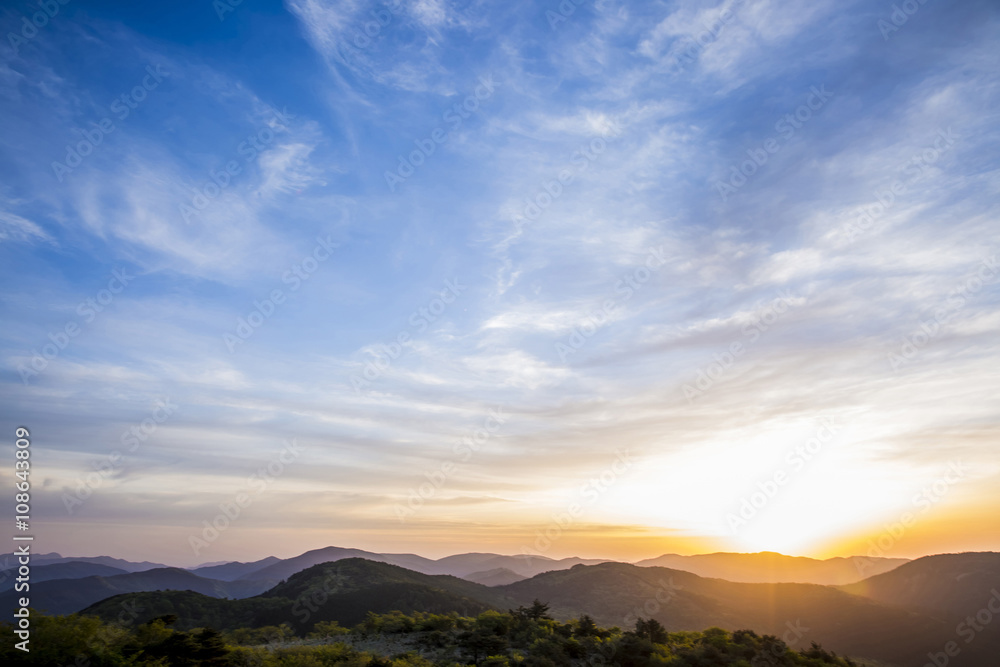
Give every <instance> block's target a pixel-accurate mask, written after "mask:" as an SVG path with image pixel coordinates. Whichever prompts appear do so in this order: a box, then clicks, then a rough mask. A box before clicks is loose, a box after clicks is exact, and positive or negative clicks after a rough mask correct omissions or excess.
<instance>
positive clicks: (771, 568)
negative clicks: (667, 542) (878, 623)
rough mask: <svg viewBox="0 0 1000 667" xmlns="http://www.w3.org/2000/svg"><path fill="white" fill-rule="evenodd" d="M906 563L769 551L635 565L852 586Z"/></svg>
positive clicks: (758, 580)
mask: <svg viewBox="0 0 1000 667" xmlns="http://www.w3.org/2000/svg"><path fill="white" fill-rule="evenodd" d="M909 562H910V561H909V560H908V559H906V558H867V557H862V556H850V557H848V558H829V559H827V560H817V559H815V558H805V557H802V556H786V555H784V554H779V553H775V552H772V551H761V552H760V553H752V554H737V553H725V552H722V553H714V554H701V555H697V556H680V555H678V554H664V555H662V556H659V557H657V558H649V559H646V560H642V561H639V562H637V563H636V565H638V566H640V567H650V566H657V567H669V568H672V569H675V570H684V571H685V572H692V573H694V574H697V575H700V576H702V577H714V578H716V579H725V580H726V581H734V582H738V583H748V584H769V583H772V584H780V583H798V584H823V585H825V586H838V585H845V584H852V583H855V582H858V581H861V580H862V579H865V578H867V577H871V576H874V575H876V574H882V573H883V572H889V571H890V570H893V569H895V568H897V567H899V566H900V565H903V564H904V563H909Z"/></svg>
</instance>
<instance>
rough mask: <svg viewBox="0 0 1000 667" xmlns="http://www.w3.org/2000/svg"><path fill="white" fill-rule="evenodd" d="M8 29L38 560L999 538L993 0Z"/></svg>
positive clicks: (23, 413)
mask: <svg viewBox="0 0 1000 667" xmlns="http://www.w3.org/2000/svg"><path fill="white" fill-rule="evenodd" d="M46 12H47V13H46ZM0 27H2V31H0V32H2V34H3V36H4V38H3V40H2V42H0V109H2V117H3V121H4V122H3V123H2V124H0V286H2V287H0V313H2V318H3V326H2V329H0V357H2V360H3V364H2V373H0V422H2V424H3V427H4V433H5V434H6V435H5V438H7V440H8V442H9V446H7V447H6V451H8V456H7V457H5V459H6V460H7V464H4V465H3V466H0V483H2V484H3V485H4V487H5V488H11V487H12V486H13V484H14V483H15V482H16V481H19V480H17V479H15V476H14V475H15V459H14V456H13V452H14V449H15V448H14V439H15V436H14V431H15V428H16V427H18V426H23V427H26V428H27V429H28V430H29V431H30V440H31V445H30V452H31V453H30V484H31V500H30V503H31V507H30V522H31V525H30V530H31V531H32V533H31V534H32V535H34V536H35V542H34V549H35V551H38V552H51V551H57V552H60V553H63V554H64V555H80V556H90V555H97V554H106V555H112V556H118V557H122V558H129V559H133V560H152V561H157V562H167V563H170V564H179V565H185V566H187V565H195V564H199V563H204V562H215V561H224V560H241V561H248V560H255V559H258V558H262V557H265V556H268V555H277V556H281V557H288V556H292V555H296V554H298V553H301V552H303V551H306V550H308V549H313V548H318V547H323V546H328V545H337V546H344V547H356V548H361V549H366V550H369V551H377V552H394V553H398V552H412V553H418V554H421V555H425V556H429V557H441V556H444V555H448V554H454V553H462V552H470V551H490V552H496V553H508V554H531V555H543V556H547V557H553V558H560V557H565V556H571V555H577V556H585V557H600V558H616V559H624V560H637V559H640V558H648V557H653V556H656V555H660V554H663V553H683V554H693V553H705V552H712V551H761V550H768V551H779V552H782V553H789V554H793V555H804V556H813V557H831V556H838V555H844V556H846V555H852V554H859V555H864V554H867V555H870V556H893V557H908V558H913V557H919V556H922V555H925V554H931V553H941V552H953V551H966V550H970V551H971V550H979V551H984V550H998V549H1000V541H998V540H1000V538H998V537H997V536H998V535H1000V446H998V445H1000V391H998V382H1000V374H998V371H997V369H998V368H1000V337H998V335H997V334H998V332H1000V289H998V283H1000V280H998V270H1000V269H998V265H997V261H998V260H997V254H998V245H1000V243H998V240H1000V234H998V232H1000V224H998V222H1000V221H998V214H1000V171H998V167H1000V131H998V130H1000V123H998V114H1000V74H998V73H1000V67H998V65H1000V49H998V46H997V45H998V44H1000V7H998V6H997V5H996V3H994V2H991V1H989V0H967V1H964V2H954V1H948V0H932V1H929V2H924V3H920V2H917V1H916V0H909V1H908V2H903V3H901V4H900V3H897V4H895V5H894V4H893V3H891V2H888V1H864V2H850V1H848V2H843V1H839V2H834V1H832V0H817V1H815V2H810V3H808V4H806V3H801V2H793V1H792V0H785V1H782V0H743V1H734V0H724V1H723V2H721V3H719V2H716V1H714V0H709V1H706V2H701V1H690V2H689V1H677V2H670V1H667V2H619V1H614V0H608V1H604V0H596V1H592V0H563V2H561V3H560V2H556V1H555V0H550V1H545V2H537V3H535V2H524V1H514V2H482V1H462V2H455V1H451V0H417V1H414V2H392V1H390V2H385V3H381V2H375V3H372V2H367V1H363V0H357V1H350V0H345V1H343V2H321V1H319V0H287V1H286V2H284V3H281V2H273V1H268V0H243V2H232V0H216V1H215V2H212V1H209V0H198V1H196V2H175V3H124V2H88V1H87V0H68V1H67V2H65V3H63V2H62V0H58V1H57V0H50V1H49V2H48V4H46V2H42V3H41V5H39V4H38V3H36V2H27V1H20V0H18V1H14V2H5V3H3V7H2V9H0ZM11 511H12V512H13V511H14V510H13V508H11Z"/></svg>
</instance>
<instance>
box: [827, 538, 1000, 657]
mask: <svg viewBox="0 0 1000 667" xmlns="http://www.w3.org/2000/svg"><path fill="white" fill-rule="evenodd" d="M840 588H841V590H844V591H846V592H848V593H852V594H854V595H861V596H864V597H867V598H870V599H872V600H877V601H878V602H881V603H884V604H892V605H898V606H901V607H911V608H914V609H920V610H928V611H936V612H944V613H946V614H951V615H954V616H956V617H958V618H963V619H964V618H966V617H967V616H975V615H976V614H977V613H978V612H979V611H980V610H982V609H988V608H989V605H990V604H991V601H992V600H993V599H996V602H995V603H993V604H994V607H995V608H996V609H1000V553H993V552H979V553H962V554H941V555H938V556H925V557H924V558H918V559H917V560H914V561H910V562H909V563H906V564H905V565H902V566H900V567H898V568H896V569H894V570H892V571H891V572H886V573H884V574H880V575H877V576H874V577H871V578H869V579H866V580H864V581H861V582H858V583H856V584H851V585H849V586H841V587H840ZM990 611H993V610H990ZM997 622H998V623H1000V614H998V615H997ZM995 632H996V634H997V635H1000V628H997V629H995ZM998 664H1000V660H998Z"/></svg>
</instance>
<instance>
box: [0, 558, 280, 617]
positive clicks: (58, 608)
mask: <svg viewBox="0 0 1000 667" xmlns="http://www.w3.org/2000/svg"><path fill="white" fill-rule="evenodd" d="M269 587H270V584H269V583H268V582H263V583H262V582H256V581H251V582H225V581H218V580H215V579H206V578H204V577H199V576H198V575H196V574H194V573H192V572H188V571H187V570H182V569H180V568H176V567H166V568H156V569H153V570H143V571H142V572H127V573H125V574H116V575H113V576H109V577H105V576H86V577H82V578H79V579H53V580H48V581H32V582H31V589H30V600H31V603H32V607H34V608H35V609H38V610H39V611H45V612H47V613H50V614H72V613H75V612H78V611H80V610H81V609H84V608H85V607H88V606H90V605H92V604H94V603H95V602H99V601H100V600H103V599H105V598H108V597H110V596H112V595H117V594H120V593H134V592H140V591H162V590H181V591H184V590H190V591H195V592H197V593H201V594H203V595H208V596H212V597H217V598H228V597H232V598H245V597H250V596H252V595H257V594H259V593H262V592H264V591H265V590H266V589H267V588H269ZM21 595H23V593H18V592H16V591H15V590H13V589H8V590H6V591H3V592H2V593H0V606H4V607H5V608H9V609H13V608H15V607H16V600H17V598H18V597H19V596H21Z"/></svg>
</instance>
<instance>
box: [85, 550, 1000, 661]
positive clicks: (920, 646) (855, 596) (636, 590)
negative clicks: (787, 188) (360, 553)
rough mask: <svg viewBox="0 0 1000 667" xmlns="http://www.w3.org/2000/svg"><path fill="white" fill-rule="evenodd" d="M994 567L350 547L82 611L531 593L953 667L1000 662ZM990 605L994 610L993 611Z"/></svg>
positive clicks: (273, 609) (940, 560)
mask: <svg viewBox="0 0 1000 667" xmlns="http://www.w3.org/2000/svg"><path fill="white" fill-rule="evenodd" d="M267 567H271V566H267ZM997 577H1000V555H998V554H992V553H988V554H955V555H944V556H929V557H926V558H922V559H918V560H916V561H912V562H909V563H905V564H904V565H901V566H900V567H898V568H896V569H895V570H893V571H891V572H887V573H883V574H880V575H877V576H875V577H871V578H869V579H866V580H865V581H864V582H861V584H854V585H849V586H827V585H819V584H799V583H741V582H731V581H725V580H722V579H716V578H707V577H702V576H699V575H696V574H693V573H690V572H685V571H682V570H676V569H670V568H664V567H658V566H638V565H632V564H627V563H616V562H604V563H598V564H592V565H586V564H577V565H575V566H573V567H571V568H569V569H563V570H555V571H550V572H546V573H542V574H539V575H536V576H534V577H531V578H529V579H525V580H522V581H518V582H514V583H510V584H506V585H500V586H492V587H490V586H484V585H482V584H477V583H474V582H471V581H467V580H464V579H461V578H458V577H455V576H451V575H432V574H424V573H420V572H416V571H414V570H410V569H407V568H403V567H401V566H397V565H393V564H389V563H384V562H375V561H371V560H365V559H361V558H357V557H352V558H344V559H340V560H337V561H333V562H325V563H320V564H316V565H313V566H311V567H308V568H307V569H305V570H302V571H299V572H297V573H295V574H293V575H291V576H290V577H289V578H288V580H287V581H284V582H282V583H280V584H278V585H277V586H275V587H273V588H271V589H269V590H268V591H266V592H264V593H262V594H260V595H255V596H251V597H248V598H246V599H240V600H221V599H217V598H212V597H209V596H207V595H205V594H201V593H197V592H190V591H166V592H158V593H152V592H140V593H128V594H122V595H117V596H114V597H111V598H108V599H105V600H102V601H101V602H98V603H96V604H94V605H92V606H90V607H88V608H87V609H85V610H84V613H87V614H94V615H97V616H100V617H102V618H104V619H105V620H111V619H113V618H117V617H120V615H121V611H122V609H123V608H132V609H140V610H141V613H139V614H138V617H137V618H136V619H135V622H137V623H139V622H143V621H144V620H148V619H150V618H154V617H156V616H159V615H163V614H177V616H178V617H179V620H178V624H179V625H180V627H198V626H202V625H212V626H213V627H220V628H221V629H232V628H236V627H262V626H266V625H277V624H280V623H288V624H289V625H290V626H292V627H293V628H295V629H296V630H297V631H299V632H304V631H307V630H309V629H310V628H311V627H312V626H313V625H314V624H315V623H317V622H319V621H329V620H332V621H338V622H340V623H341V624H343V625H353V624H356V623H358V622H359V621H360V620H362V619H363V618H364V616H365V615H366V614H367V613H368V612H369V611H374V612H387V611H391V610H399V611H402V612H404V613H409V612H413V611H429V612H438V613H444V612H457V613H460V614H475V613H478V612H480V611H483V610H486V609H498V610H505V609H510V608H515V607H518V606H528V605H530V604H531V603H532V601H533V600H535V599H539V600H543V601H545V602H546V603H547V604H549V605H550V613H551V614H552V615H553V616H554V617H555V618H557V619H560V620H568V619H570V618H574V617H577V616H579V615H581V614H588V615H590V616H591V617H593V618H594V620H595V621H597V622H598V624H601V625H605V626H613V625H617V626H620V627H630V626H631V625H632V624H634V622H635V620H636V619H638V618H639V617H643V618H655V619H656V620H658V621H660V622H661V623H663V625H664V626H665V627H667V628H668V629H669V630H671V631H678V630H704V629H705V628H707V627H711V626H718V627H722V628H725V629H728V630H736V629H743V628H749V629H753V630H755V631H757V632H759V633H768V634H774V635H776V636H778V637H781V638H783V639H784V640H785V641H786V642H787V643H788V644H789V645H790V646H792V647H793V648H804V647H807V646H808V645H809V644H810V643H811V642H813V641H816V642H819V643H821V644H822V645H823V646H824V647H826V648H827V649H832V650H834V651H837V652H838V653H840V654H843V655H850V656H854V657H859V658H867V659H875V660H879V661H881V662H883V663H886V664H890V665H898V666H899V667H909V666H910V665H914V666H920V665H923V664H924V663H925V662H926V661H927V660H928V655H929V654H930V655H935V654H936V653H939V652H942V651H944V650H945V647H946V646H949V642H954V648H957V649H958V654H957V655H956V656H952V657H949V656H946V655H945V654H944V653H941V655H943V656H945V657H946V658H948V663H947V664H949V665H950V666H951V667H996V664H997V663H996V662H995V659H996V656H997V655H1000V632H997V631H996V628H997V627H1000V626H993V627H992V628H991V627H988V624H984V625H981V626H980V627H981V630H980V631H977V632H975V633H974V634H973V635H972V638H971V639H968V640H967V638H968V635H967V634H965V633H964V632H963V631H962V630H963V629H962V623H964V622H965V621H964V620H963V619H964V618H965V617H966V616H970V615H971V616H976V615H977V614H980V612H981V611H982V610H984V609H986V610H988V609H989V607H988V605H989V603H990V601H991V600H992V599H993V596H995V597H996V600H997V603H1000V591H998V590H997V589H990V588H986V589H984V588H982V587H983V586H992V583H991V582H995V581H996V580H997V579H996V578H997ZM956 580H957V581H959V582H961V581H966V580H967V581H969V582H970V583H969V584H968V585H967V586H961V587H959V588H958V589H957V592H955V593H954V594H953V595H951V596H950V597H948V598H946V599H943V600H942V599H938V598H936V595H937V594H938V592H939V591H942V590H953V589H950V588H949V586H951V585H952V584H953V583H954V582H955V581H956ZM918 584H919V585H918ZM987 613H989V614H990V618H991V619H992V612H989V611H987ZM983 620H984V617H983V616H982V615H981V614H980V623H982V622H983ZM997 622H998V623H1000V620H998V621H997Z"/></svg>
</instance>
